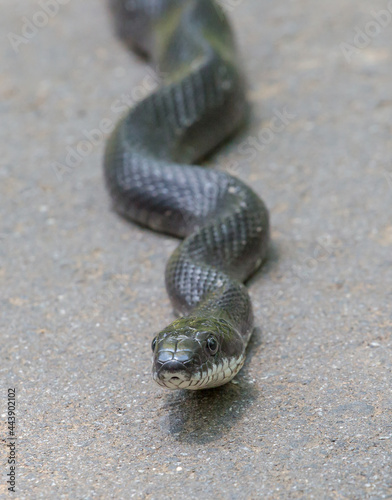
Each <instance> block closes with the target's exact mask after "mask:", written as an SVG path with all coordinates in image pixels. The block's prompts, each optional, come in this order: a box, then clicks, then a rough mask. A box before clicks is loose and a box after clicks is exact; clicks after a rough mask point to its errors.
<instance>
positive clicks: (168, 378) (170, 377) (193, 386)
mask: <svg viewBox="0 0 392 500" xmlns="http://www.w3.org/2000/svg"><path fill="white" fill-rule="evenodd" d="M244 361H245V355H244V354H241V355H240V356H239V357H238V358H231V359H227V358H225V359H222V360H221V361H220V362H219V363H218V364H214V365H213V366H212V367H210V368H208V369H207V370H203V371H201V372H199V373H196V374H194V375H192V376H189V374H188V373H186V372H183V371H180V372H176V373H175V374H173V373H170V374H167V375H165V374H164V375H163V376H162V375H161V377H158V374H157V373H156V372H153V379H154V380H155V382H157V384H159V385H160V386H161V387H165V388H167V389H171V390H176V389H187V390H190V391H196V390H199V389H211V388H213V387H219V386H220V385H223V384H226V383H227V382H229V381H230V380H231V379H232V378H234V377H235V376H236V375H237V373H238V372H239V371H240V370H241V368H242V366H243V364H244Z"/></svg>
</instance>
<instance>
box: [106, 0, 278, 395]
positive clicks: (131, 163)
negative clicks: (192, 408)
mask: <svg viewBox="0 0 392 500" xmlns="http://www.w3.org/2000/svg"><path fill="white" fill-rule="evenodd" d="M112 7H113V10H114V11H115V14H116V16H115V18H116V19H117V28H118V31H119V32H120V34H121V36H122V37H123V38H125V39H126V40H127V41H128V42H129V43H130V44H131V45H133V47H134V48H136V49H137V50H138V51H139V52H142V53H143V54H145V55H146V56H148V57H149V58H150V59H152V61H153V62H154V63H155V64H156V65H157V66H158V68H159V70H160V71H161V72H162V74H163V75H165V76H164V77H163V81H162V85H161V86H160V87H159V89H158V90H157V91H156V92H154V93H152V94H151V95H149V96H148V97H147V98H146V99H144V100H143V101H141V102H140V103H138V104H137V105H136V106H135V107H133V108H132V109H131V110H130V111H129V113H128V114H127V115H126V116H125V117H124V118H123V119H122V120H121V121H120V123H119V124H118V125H117V127H116V129H115V130H114V132H113V133H112V135H111V137H110V139H109V141H108V143H107V147H106V153H105V179H106V184H107V187H108V190H109V192H110V194H111V197H112V199H113V203H114V207H115V209H116V210H117V212H119V213H120V214H121V215H123V216H125V217H126V218H128V219H131V220H133V221H135V222H137V223H139V224H141V225H143V226H147V227H149V228H151V229H153V230H156V231H160V232H164V233H167V234H170V235H174V236H177V237H180V238H184V241H183V242H182V243H181V244H180V245H179V246H178V248H177V249H176V250H175V251H174V253H173V254H172V256H171V257H170V259H169V262H168V264H167V267H166V288H167V291H168V294H169V297H170V300H171V302H172V304H173V308H174V311H175V312H176V313H177V314H178V315H179V316H180V317H179V318H178V319H176V320H175V321H174V322H173V323H171V324H170V325H169V326H167V327H166V328H165V329H164V330H162V331H161V332H160V333H158V335H157V336H156V337H155V338H154V340H153V342H152V349H153V370H152V371H153V378H154V380H155V381H156V382H157V383H158V384H159V385H161V386H164V387H167V388H169V389H204V388H207V387H216V386H219V385H222V384H225V383H226V382H228V381H229V380H231V379H232V378H233V377H234V376H235V375H236V374H237V373H238V371H239V370H240V369H241V367H242V365H243V363H244V360H245V348H246V345H247V343H248V340H249V338H250V336H251V334H252V330H253V312H252V305H251V301H250V298H249V294H248V291H247V289H246V287H245V286H244V285H243V282H244V281H246V280H247V279H248V278H249V276H250V275H252V274H253V273H254V272H255V271H256V269H258V267H259V266H260V265H261V263H262V261H263V260H264V257H265V255H266V251H267V246H268V240H269V219H268V211H267V209H266V207H265V205H264V204H263V202H262V201H261V200H260V198H259V197H258V196H257V195H256V194H255V193H254V192H253V191H252V190H251V189H250V188H249V187H248V186H246V185H245V184H244V183H243V182H241V181H240V180H238V179H237V178H235V177H232V176H230V175H228V174H227V173H225V172H223V171H218V170H211V169H206V168H202V167H200V166H195V165H192V164H193V163H195V162H197V161H198V160H200V159H202V158H204V157H205V156H206V155H207V154H208V153H210V152H211V151H212V150H213V149H215V148H216V146H218V145H219V144H220V143H221V142H222V141H223V140H225V139H226V138H227V137H228V136H230V134H232V133H233V132H234V131H235V130H236V129H238V128H239V126H240V125H241V124H242V123H243V121H244V118H245V115H246V103H245V94H244V83H243V79H242V77H241V74H240V72H239V71H238V65H237V62H236V59H237V56H236V50H235V47H234V43H233V37H232V33H231V29H230V27H229V25H228V22H227V20H226V18H225V16H224V15H223V11H222V10H221V9H220V8H219V6H218V5H217V4H216V3H214V2H213V1H211V0H128V1H126V0H112Z"/></svg>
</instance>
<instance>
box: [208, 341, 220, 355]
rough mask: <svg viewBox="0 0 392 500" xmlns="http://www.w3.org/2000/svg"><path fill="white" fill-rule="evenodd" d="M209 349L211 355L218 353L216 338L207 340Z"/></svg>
mask: <svg viewBox="0 0 392 500" xmlns="http://www.w3.org/2000/svg"><path fill="white" fill-rule="evenodd" d="M207 348H208V350H209V351H210V354H212V355H214V354H216V353H217V351H218V341H217V340H216V339H215V338H214V337H210V338H208V339H207Z"/></svg>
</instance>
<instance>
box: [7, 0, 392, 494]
mask: <svg viewBox="0 0 392 500" xmlns="http://www.w3.org/2000/svg"><path fill="white" fill-rule="evenodd" d="M53 2H54V7H52V11H51V16H52V17H50V18H49V16H48V15H46V18H45V12H44V10H43V7H42V5H46V4H45V2H43V3H42V2H41V3H39V2H36V1H35V0H31V1H28V0H19V1H17V0H3V2H2V6H1V9H2V15H1V19H0V25H1V28H0V29H1V41H2V43H1V45H0V60H1V65H2V71H1V75H0V112H1V118H2V119H1V128H0V141H1V145H2V147H1V151H2V154H1V156H0V167H1V169H0V176H1V182H0V193H1V194H0V196H1V204H0V215H1V226H0V238H1V241H0V258H1V261H0V279H1V283H2V286H1V305H2V307H1V330H0V349H1V365H0V383H1V392H0V413H1V421H2V424H1V429H0V438H1V439H2V444H3V445H4V446H2V455H1V464H2V465H1V476H0V479H1V482H0V497H1V498H7V497H8V496H11V495H13V496H12V498H20V499H22V498H23V499H24V498H27V499H29V498H44V499H47V498H50V499H52V498H53V499H57V498H80V499H82V498H83V499H92V498H120V499H128V498H140V499H141V498H149V499H162V498H198V497H203V498H206V499H255V498H264V499H295V498H301V499H302V498H306V499H307V498H309V499H324V498H325V499H368V498H369V499H381V498H392V469H391V453H392V395H391V379H392V373H391V366H392V362H391V354H392V351H391V348H392V339H391V329H392V314H391V301H392V252H391V247H392V217H391V215H392V164H391V157H392V139H391V137H392V135H391V131H392V130H391V128H392V126H391V123H392V98H391V88H392V86H391V81H392V54H391V45H392V3H391V2H389V3H388V2H386V1H378V0H376V1H364V0H330V1H329V2H321V1H311V0H285V1H283V2H273V1H272V0H243V1H242V2H241V1H233V0H230V1H229V0H227V1H225V0H222V2H221V3H223V4H224V5H225V6H226V8H227V9H228V10H229V15H230V16H231V19H232V20H233V24H234V27H235V31H236V33H237V37H238V41H239V46H240V49H241V52H242V54H243V57H242V62H243V66H244V72H245V74H246V75H247V78H248V82H249V100H250V102H251V105H252V118H251V121H250V123H249V126H248V127H247V129H246V130H244V131H243V132H242V134H240V135H239V136H237V137H236V138H235V139H234V140H232V141H231V142H230V143H229V144H227V145H225V146H224V147H223V148H222V149H221V150H220V152H219V153H218V154H217V155H216V156H215V157H214V158H212V159H211V160H210V161H209V162H208V163H209V164H211V165H214V166H217V165H218V164H219V166H218V167H217V168H225V169H229V170H230V171H232V172H233V173H235V174H236V175H238V176H239V177H240V178H241V179H243V180H244V181H245V182H247V183H249V184H251V185H252V186H253V188H254V189H255V190H256V191H257V192H258V193H259V194H260V195H261V196H262V197H263V199H264V200H265V202H266V203H267V205H268V207H269V208H270V211H271V219H272V226H273V232H272V238H273V243H272V245H271V251H270V255H269V260H268V262H267V263H266V265H265V266H264V268H263V269H262V271H261V272H260V273H259V274H258V275H257V276H256V277H255V278H254V279H252V282H251V283H250V290H251V294H252V297H253V301H254V307H255V312H256V316H257V324H258V329H257V331H256V334H255V335H254V338H253V341H252V343H251V345H250V348H249V355H248V361H247V363H246V365H245V367H244V369H243V370H242V371H241V373H240V375H239V376H238V377H237V378H236V381H235V383H231V384H229V385H227V386H226V387H224V388H222V389H218V390H213V391H209V392H200V393H186V392H185V393H183V392H174V393H171V392H165V391H164V390H162V389H160V388H159V387H158V386H157V385H154V383H153V382H152V381H151V378H150V342H151V339H152V337H153V334H154V332H156V331H158V330H160V329H161V328H162V327H164V326H165V325H166V324H167V323H168V322H170V321H171V320H172V315H171V308H170V305H169V301H168V298H167V296H166V294H165V289H164V281H163V272H164V266H165V262H166V260H167V258H168V256H169V255H170V253H171V251H172V250H173V249H174V248H175V246H176V244H177V242H176V240H174V239H171V238H168V237H166V236H162V235H159V234H154V233H153V232H150V231H148V230H143V229H141V228H139V227H137V226H135V225H132V224H131V223H128V222H126V221H124V220H122V219H120V218H119V217H118V216H117V215H116V214H115V213H114V212H113V211H111V209H110V203H109V199H108V197H107V194H106V192H105V189H104V186H103V179H102V167H101V165H102V152H103V147H104V136H103V133H106V132H107V130H109V129H110V128H111V127H112V126H113V124H114V123H115V122H116V121H117V120H118V118H119V116H120V115H121V112H123V110H124V103H128V104H132V102H135V101H137V100H138V99H140V98H141V97H142V96H143V95H145V94H146V92H148V91H149V90H151V89H153V88H154V87H155V86H156V85H157V81H156V79H155V78H154V77H153V76H152V73H151V72H150V70H149V69H148V68H147V66H146V65H145V64H144V63H143V62H142V61H140V60H139V59H137V58H136V57H135V56H134V55H132V54H130V53H129V52H127V50H126V49H125V48H124V47H123V46H122V45H121V43H120V42H119V41H118V40H117V39H116V37H115V35H114V32H113V27H112V24H111V22H110V18H109V17H108V13H107V11H106V8H105V2H104V1H103V0H100V1H97V0H83V2H77V1H76V0H68V1H66V0H62V2H60V1H59V0H52V5H53ZM56 8H57V12H55V11H56ZM381 10H384V13H383V14H382V15H379V13H380V11H381ZM42 12H44V14H42ZM37 13H38V14H37ZM39 13H40V14H39ZM375 16H376V17H375ZM45 19H46V20H45ZM342 44H343V45H342ZM97 129H99V130H97ZM75 152H76V153H75ZM11 387H15V388H16V395H17V404H16V422H17V426H16V434H17V446H16V452H17V466H16V493H15V494H11V493H8V491H7V486H8V485H7V483H6V480H7V476H6V474H7V473H8V472H9V465H8V464H7V457H8V453H9V448H7V446H6V444H7V443H8V441H7V440H8V438H9V436H8V429H7V426H6V420H7V389H8V388H11Z"/></svg>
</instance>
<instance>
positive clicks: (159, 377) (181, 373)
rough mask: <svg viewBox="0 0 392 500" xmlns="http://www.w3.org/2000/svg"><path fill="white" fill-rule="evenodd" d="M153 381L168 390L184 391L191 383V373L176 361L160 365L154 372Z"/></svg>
mask: <svg viewBox="0 0 392 500" xmlns="http://www.w3.org/2000/svg"><path fill="white" fill-rule="evenodd" d="M153 377H154V380H155V381H156V382H157V383H158V384H159V385H161V386H163V387H167V388H168V389H186V388H187V387H188V386H189V385H190V383H191V378H192V377H191V373H190V371H189V370H188V369H187V367H186V366H185V365H184V363H181V362H180V361H177V360H171V361H166V362H165V363H162V364H161V366H160V367H159V368H158V370H154V373H153Z"/></svg>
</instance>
